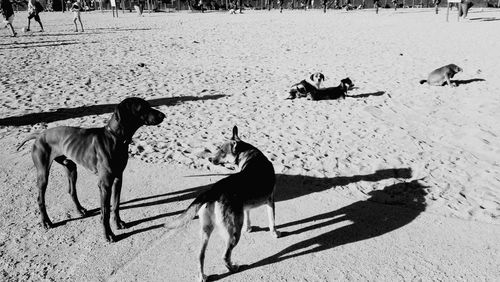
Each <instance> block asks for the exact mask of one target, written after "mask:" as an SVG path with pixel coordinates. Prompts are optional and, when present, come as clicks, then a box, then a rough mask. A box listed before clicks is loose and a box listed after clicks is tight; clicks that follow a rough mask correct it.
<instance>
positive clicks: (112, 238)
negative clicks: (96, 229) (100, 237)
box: [104, 232, 117, 243]
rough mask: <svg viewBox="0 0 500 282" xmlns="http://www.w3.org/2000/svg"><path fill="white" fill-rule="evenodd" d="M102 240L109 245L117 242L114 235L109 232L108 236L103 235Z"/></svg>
mask: <svg viewBox="0 0 500 282" xmlns="http://www.w3.org/2000/svg"><path fill="white" fill-rule="evenodd" d="M104 239H106V241H108V242H109V243H115V242H117V240H116V236H115V234H113V233H111V232H109V233H108V234H104Z"/></svg>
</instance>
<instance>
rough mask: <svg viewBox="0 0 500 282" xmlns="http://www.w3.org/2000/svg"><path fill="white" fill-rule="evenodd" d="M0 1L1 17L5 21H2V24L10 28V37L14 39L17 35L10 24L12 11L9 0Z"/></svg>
mask: <svg viewBox="0 0 500 282" xmlns="http://www.w3.org/2000/svg"><path fill="white" fill-rule="evenodd" d="M0 1H1V2H0V9H1V10H2V15H3V17H4V18H5V21H3V23H4V24H6V25H7V26H10V30H11V31H12V37H15V36H16V35H17V33H16V31H15V30H14V26H13V25H12V23H13V22H14V9H13V8H12V3H10V0H0Z"/></svg>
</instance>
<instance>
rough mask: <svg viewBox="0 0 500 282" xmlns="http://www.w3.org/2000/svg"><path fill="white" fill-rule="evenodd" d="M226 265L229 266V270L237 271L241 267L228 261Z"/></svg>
mask: <svg viewBox="0 0 500 282" xmlns="http://www.w3.org/2000/svg"><path fill="white" fill-rule="evenodd" d="M226 267H227V270H229V272H237V271H238V269H240V267H239V266H238V265H237V264H228V263H226Z"/></svg>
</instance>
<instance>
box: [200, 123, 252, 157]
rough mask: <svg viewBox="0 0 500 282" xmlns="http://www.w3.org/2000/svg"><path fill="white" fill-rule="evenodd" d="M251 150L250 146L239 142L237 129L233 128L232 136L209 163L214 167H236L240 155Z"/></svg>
mask: <svg viewBox="0 0 500 282" xmlns="http://www.w3.org/2000/svg"><path fill="white" fill-rule="evenodd" d="M251 148H253V147H252V145H250V144H248V143H245V142H243V141H241V139H240V137H239V136H238V127H236V126H234V127H233V136H232V137H231V138H230V139H229V140H228V141H227V142H225V143H224V144H222V146H220V147H219V149H218V150H217V152H216V153H215V155H214V157H213V158H209V161H210V162H212V163H213V164H215V165H219V164H224V163H232V164H236V165H238V164H239V162H240V155H241V154H242V153H243V152H245V151H248V150H249V149H251Z"/></svg>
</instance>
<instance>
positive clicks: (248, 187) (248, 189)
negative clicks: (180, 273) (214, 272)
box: [165, 126, 280, 281]
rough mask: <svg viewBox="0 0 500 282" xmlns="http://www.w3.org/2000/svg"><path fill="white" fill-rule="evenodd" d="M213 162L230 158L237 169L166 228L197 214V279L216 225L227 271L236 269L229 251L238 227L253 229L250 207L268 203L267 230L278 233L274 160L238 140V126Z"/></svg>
mask: <svg viewBox="0 0 500 282" xmlns="http://www.w3.org/2000/svg"><path fill="white" fill-rule="evenodd" d="M210 161H211V162H212V163H213V164H216V165H218V164H223V163H224V162H228V161H229V162H232V163H234V164H236V165H237V166H238V167H239V169H240V171H239V172H238V173H235V174H232V175H230V176H228V177H226V178H223V179H221V180H219V181H218V182H216V183H215V184H214V185H213V186H212V187H211V188H210V189H209V190H207V191H205V192H203V193H201V194H200V195H199V196H198V197H196V199H195V200H194V201H193V202H192V203H191V204H190V205H189V207H188V208H187V209H186V210H185V211H184V213H183V214H182V215H180V216H179V218H177V219H176V220H175V221H173V222H172V223H170V224H165V227H166V228H167V229H175V228H180V227H183V226H186V225H187V224H188V223H189V221H190V220H191V219H193V218H194V217H195V215H196V214H197V215H198V216H199V218H200V227H201V241H202V245H201V248H200V253H199V271H200V281H206V279H207V276H206V275H205V274H204V271H203V263H204V259H205V249H206V247H207V244H208V239H209V237H210V234H211V233H212V231H213V230H214V228H215V227H217V228H218V229H219V230H220V231H221V235H222V237H223V239H224V240H225V243H226V250H225V252H224V262H225V265H226V267H227V268H228V270H229V271H230V272H234V271H237V270H238V266H237V265H234V264H232V262H231V252H232V250H233V248H234V247H236V244H238V241H239V239H240V235H241V230H242V229H243V228H245V229H246V230H247V231H252V229H253V228H252V226H251V225H250V212H249V210H250V209H252V208H256V207H258V206H261V205H267V207H268V217H269V230H270V231H271V233H272V235H273V236H274V237H275V238H278V237H279V236H280V233H279V232H278V231H277V230H276V227H275V209H274V190H275V182H276V176H275V173H274V167H273V164H272V163H271V162H270V161H269V160H268V159H267V158H266V156H264V154H263V153H262V152H261V151H259V149H257V148H255V147H254V146H252V145H250V144H248V143H246V142H243V141H241V139H240V138H239V137H238V128H237V127H236V126H235V127H234V128H233V136H232V137H231V139H230V140H229V141H228V142H226V143H224V144H223V145H222V146H221V147H220V149H219V150H218V152H217V153H216V154H215V156H214V158H213V159H210Z"/></svg>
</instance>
